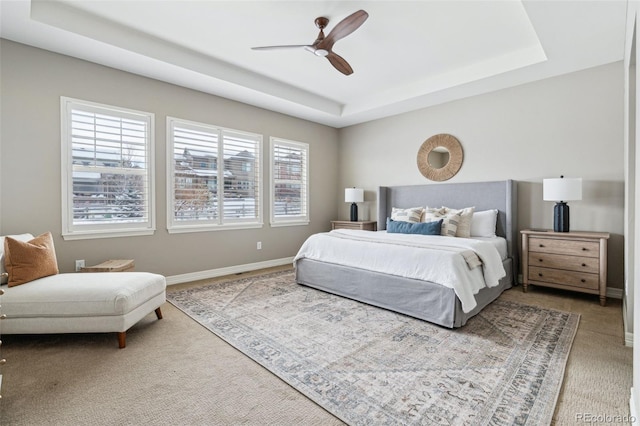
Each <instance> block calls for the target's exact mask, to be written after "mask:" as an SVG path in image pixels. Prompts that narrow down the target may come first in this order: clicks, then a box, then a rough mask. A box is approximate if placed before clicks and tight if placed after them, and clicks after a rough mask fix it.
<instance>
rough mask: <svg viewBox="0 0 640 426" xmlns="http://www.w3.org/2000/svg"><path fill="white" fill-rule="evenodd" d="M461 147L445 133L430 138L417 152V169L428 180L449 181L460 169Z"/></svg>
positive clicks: (453, 138)
mask: <svg viewBox="0 0 640 426" xmlns="http://www.w3.org/2000/svg"><path fill="white" fill-rule="evenodd" d="M463 157H464V154H463V152H462V145H460V141H458V139H456V138H455V137H453V136H451V135H448V134H446V133H441V134H439V135H435V136H431V137H430V138H429V139H427V140H426V141H424V143H423V144H422V146H420V149H419V150H418V169H419V170H420V173H422V176H424V177H426V178H427V179H429V180H433V181H438V182H442V181H444V180H448V179H451V178H452V177H453V176H455V175H456V173H458V171H459V170H460V167H462V160H463Z"/></svg>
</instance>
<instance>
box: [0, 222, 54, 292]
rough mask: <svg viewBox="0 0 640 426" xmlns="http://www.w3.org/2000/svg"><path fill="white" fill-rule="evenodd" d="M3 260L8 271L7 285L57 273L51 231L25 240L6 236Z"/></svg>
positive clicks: (15, 284)
mask: <svg viewBox="0 0 640 426" xmlns="http://www.w3.org/2000/svg"><path fill="white" fill-rule="evenodd" d="M4 261H5V267H6V268H7V272H8V273H9V287H13V286H17V285H20V284H25V283H28V282H30V281H33V280H37V279H38V278H42V277H47V276H49V275H55V274H57V273H58V261H57V259H56V251H55V248H54V246H53V237H52V236H51V232H47V233H45V234H42V235H39V236H37V237H35V238H34V239H32V240H30V241H26V242H24V241H19V240H16V239H14V238H11V237H6V238H5V240H4Z"/></svg>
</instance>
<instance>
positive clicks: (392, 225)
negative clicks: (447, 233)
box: [387, 218, 442, 235]
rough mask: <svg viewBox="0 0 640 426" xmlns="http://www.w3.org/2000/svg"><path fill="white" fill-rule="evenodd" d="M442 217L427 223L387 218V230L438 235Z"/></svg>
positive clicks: (395, 232) (394, 232) (391, 232)
mask: <svg viewBox="0 0 640 426" xmlns="http://www.w3.org/2000/svg"><path fill="white" fill-rule="evenodd" d="M441 227H442V219H440V220H438V221H436V222H429V223H424V222H422V223H413V222H404V221H396V220H393V219H389V218H387V232H388V233H390V234H421V235H440V228H441Z"/></svg>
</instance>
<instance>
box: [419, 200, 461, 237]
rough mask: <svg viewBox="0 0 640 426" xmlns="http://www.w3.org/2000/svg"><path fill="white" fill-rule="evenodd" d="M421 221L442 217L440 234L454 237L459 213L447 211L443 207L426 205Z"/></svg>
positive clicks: (432, 220) (433, 220)
mask: <svg viewBox="0 0 640 426" xmlns="http://www.w3.org/2000/svg"><path fill="white" fill-rule="evenodd" d="M422 218H423V220H422V221H423V222H435V221H437V220H440V219H442V228H441V231H440V235H445V236H447V237H455V236H456V231H457V230H458V224H459V223H460V213H457V212H456V213H447V212H446V211H445V210H444V208H442V207H441V208H439V209H437V208H429V207H427V208H426V209H425V211H424V214H423V215H422Z"/></svg>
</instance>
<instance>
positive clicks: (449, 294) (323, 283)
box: [295, 258, 513, 328]
mask: <svg viewBox="0 0 640 426" xmlns="http://www.w3.org/2000/svg"><path fill="white" fill-rule="evenodd" d="M295 267H296V281H297V282H298V284H303V285H306V286H308V287H313V288H316V289H318V290H322V291H326V292H329V293H333V294H337V295H339V296H343V297H348V298H350V299H354V300H358V301H360V302H364V303H368V304H370V305H374V306H378V307H380V308H385V309H390V310H392V311H395V312H399V313H402V314H405V315H409V316H412V317H415V318H419V319H421V320H425V321H429V322H432V323H435V324H439V325H442V326H444V327H448V328H455V327H461V326H463V325H465V324H466V323H467V320H468V319H469V318H471V317H473V316H474V315H476V314H477V313H478V312H480V311H481V310H482V309H483V308H484V307H485V306H487V305H488V304H489V303H491V302H492V301H494V300H495V299H496V298H497V297H498V296H500V294H502V292H503V291H504V290H506V289H508V288H510V287H511V285H512V283H513V278H512V277H513V267H512V261H511V259H510V258H509V259H506V260H505V261H504V269H505V271H506V273H507V274H506V276H505V277H504V278H502V280H500V283H499V285H498V286H496V287H492V288H484V289H482V290H480V292H479V293H478V294H477V295H476V296H475V297H476V302H477V306H476V307H475V308H474V309H473V310H472V311H470V312H467V313H465V312H463V311H462V307H461V304H460V300H459V299H458V297H457V296H456V295H455V293H454V292H453V289H450V288H448V287H444V286H442V285H439V284H434V283H431V282H427V281H420V280H416V279H411V278H403V277H398V276H393V275H386V274H381V273H379V272H373V271H368V270H364V269H357V268H350V267H345V266H341V265H335V264H331V263H325V262H319V261H316V260H310V259H299V260H298V261H297V262H296V264H295Z"/></svg>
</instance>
